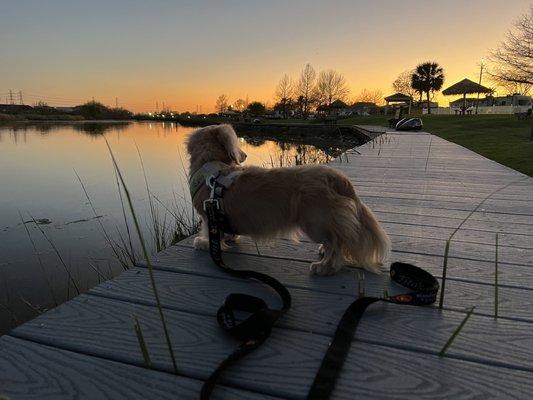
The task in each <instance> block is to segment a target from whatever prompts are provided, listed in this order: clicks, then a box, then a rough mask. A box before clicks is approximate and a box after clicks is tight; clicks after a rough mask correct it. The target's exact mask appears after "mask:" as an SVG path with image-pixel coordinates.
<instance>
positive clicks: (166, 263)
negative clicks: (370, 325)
mask: <svg viewBox="0 0 533 400" xmlns="http://www.w3.org/2000/svg"><path fill="white" fill-rule="evenodd" d="M224 260H225V262H226V263H228V265H231V266H232V267H234V268H236V269H251V270H255V271H259V272H263V273H267V274H270V275H272V276H274V277H275V278H277V279H279V280H280V281H281V282H282V283H283V284H285V285H287V286H288V287H290V288H302V289H308V290H315V291H322V292H325V293H331V294H344V295H353V293H354V291H355V290H356V281H355V277H356V274H357V272H356V270H354V269H353V268H345V269H343V270H341V271H340V272H339V273H337V274H336V275H334V276H331V277H327V278H324V277H317V276H312V275H309V273H308V266H309V264H308V263H306V262H302V261H296V260H290V259H285V260H284V261H283V262H280V260H279V259H272V258H270V259H269V258H268V257H261V256H257V255H256V256H252V255H244V254H233V253H226V255H225V258H224ZM152 263H153V264H154V267H156V268H159V269H162V270H169V271H181V272H183V273H197V274H201V275H206V276H224V275H226V274H225V273H224V272H223V271H218V270H217V269H213V264H212V261H211V259H210V256H209V254H208V253H207V252H205V251H196V252H191V249H190V248H188V247H185V248H184V247H181V248H180V246H174V247H172V248H170V249H167V250H165V251H163V252H161V253H159V254H158V256H157V258H155V259H153V260H152ZM364 276H365V285H366V289H367V294H369V295H371V296H376V295H377V296H379V295H381V294H382V293H383V290H384V289H392V288H393V287H394V286H393V285H394V284H393V283H391V281H390V279H389V277H388V275H376V274H372V273H364ZM499 296H500V297H499V299H500V300H499V301H500V303H499V304H500V316H501V317H506V318H510V319H518V320H523V321H528V322H530V321H533V308H531V307H530V305H531V303H532V302H533V290H529V289H523V288H514V287H503V286H502V287H500V291H499ZM445 304H446V306H447V307H449V308H453V309H456V310H464V309H465V308H467V307H472V306H476V311H475V313H478V314H482V315H492V312H493V306H494V287H493V286H492V285H488V284H481V283H475V282H463V281H459V280H451V279H450V280H448V282H447V284H446V299H445Z"/></svg>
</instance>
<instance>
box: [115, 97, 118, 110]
mask: <svg viewBox="0 0 533 400" xmlns="http://www.w3.org/2000/svg"><path fill="white" fill-rule="evenodd" d="M115 108H118V97H115Z"/></svg>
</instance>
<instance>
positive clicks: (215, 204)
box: [204, 198, 220, 212]
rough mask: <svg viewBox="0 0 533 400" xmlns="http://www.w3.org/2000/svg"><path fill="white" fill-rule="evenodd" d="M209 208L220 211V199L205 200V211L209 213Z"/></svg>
mask: <svg viewBox="0 0 533 400" xmlns="http://www.w3.org/2000/svg"><path fill="white" fill-rule="evenodd" d="M208 207H214V208H215V209H216V210H220V203H219V202H218V199H212V198H211V199H207V200H204V211H205V212H207V208H208Z"/></svg>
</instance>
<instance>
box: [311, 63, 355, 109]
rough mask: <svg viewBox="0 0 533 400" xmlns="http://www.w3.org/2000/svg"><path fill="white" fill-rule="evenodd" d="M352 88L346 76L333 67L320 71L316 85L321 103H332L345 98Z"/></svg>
mask: <svg viewBox="0 0 533 400" xmlns="http://www.w3.org/2000/svg"><path fill="white" fill-rule="evenodd" d="M349 93H350V89H348V85H347V84H346V79H345V78H344V76H343V75H342V74H341V73H339V72H337V71H335V70H332V69H329V70H327V71H320V74H318V82H317V85H316V94H317V99H318V102H319V103H320V104H325V105H328V106H329V105H331V103H333V102H334V101H335V100H345V99H346V97H347V96H348V94H349Z"/></svg>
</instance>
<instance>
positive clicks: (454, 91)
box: [442, 78, 492, 115]
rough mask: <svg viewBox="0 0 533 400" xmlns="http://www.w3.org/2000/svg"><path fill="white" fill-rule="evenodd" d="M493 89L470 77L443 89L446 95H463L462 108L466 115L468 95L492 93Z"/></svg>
mask: <svg viewBox="0 0 533 400" xmlns="http://www.w3.org/2000/svg"><path fill="white" fill-rule="evenodd" d="M491 92H492V89H489V88H488V87H486V86H483V85H480V84H479V83H476V82H474V81H471V80H470V79H466V78H465V79H463V80H462V81H461V82H457V83H456V84H454V85H452V86H450V87H449V88H446V89H444V90H443V91H442V94H443V95H445V96H456V95H461V94H462V95H463V107H462V108H461V114H462V115H464V114H465V111H466V95H467V94H475V93H491Z"/></svg>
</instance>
